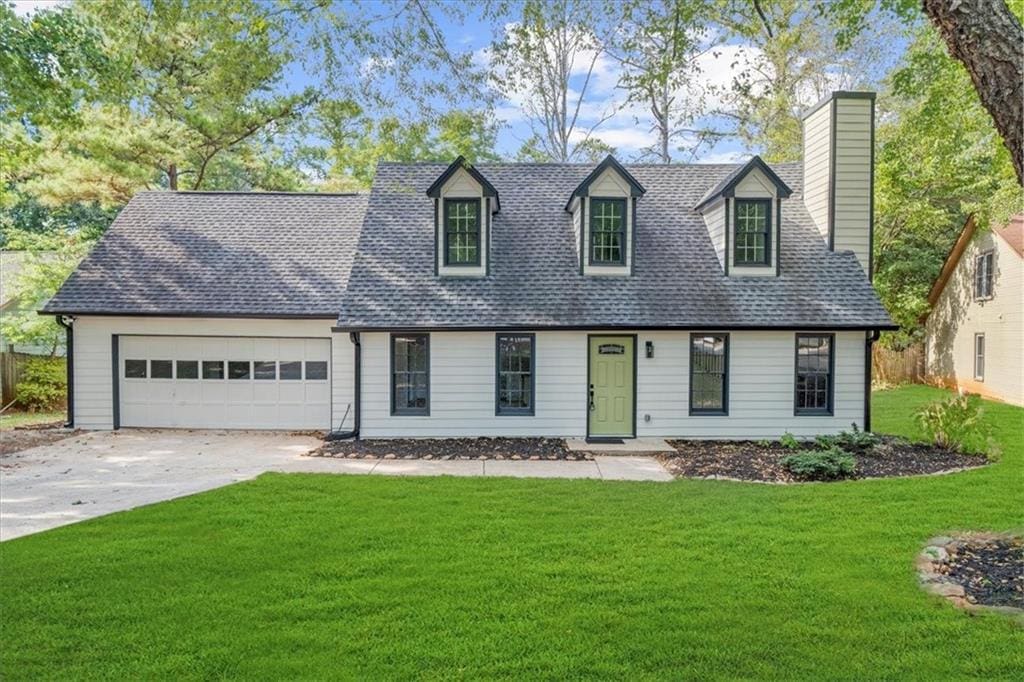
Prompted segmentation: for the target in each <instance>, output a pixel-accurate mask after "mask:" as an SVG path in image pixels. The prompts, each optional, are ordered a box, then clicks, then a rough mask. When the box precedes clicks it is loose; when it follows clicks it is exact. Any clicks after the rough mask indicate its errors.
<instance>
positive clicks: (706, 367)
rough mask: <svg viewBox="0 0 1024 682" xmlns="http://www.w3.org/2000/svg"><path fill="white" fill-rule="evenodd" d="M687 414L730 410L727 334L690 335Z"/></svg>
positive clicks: (725, 412) (723, 413)
mask: <svg viewBox="0 0 1024 682" xmlns="http://www.w3.org/2000/svg"><path fill="white" fill-rule="evenodd" d="M690 414H716V415H727V414H729V335H728V334H691V335H690Z"/></svg>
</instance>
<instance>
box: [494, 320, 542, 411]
mask: <svg viewBox="0 0 1024 682" xmlns="http://www.w3.org/2000/svg"><path fill="white" fill-rule="evenodd" d="M533 349H534V336H533V334H498V337H497V358H496V365H497V376H496V377H495V381H496V384H495V386H496V403H495V409H494V411H495V414H499V415H532V414H533V386H534V381H533V379H534V350H533Z"/></svg>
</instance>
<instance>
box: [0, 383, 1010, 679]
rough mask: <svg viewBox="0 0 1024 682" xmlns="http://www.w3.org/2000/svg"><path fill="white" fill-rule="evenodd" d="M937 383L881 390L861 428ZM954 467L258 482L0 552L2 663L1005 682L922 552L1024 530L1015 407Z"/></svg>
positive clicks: (129, 668)
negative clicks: (971, 534) (922, 579)
mask: <svg viewBox="0 0 1024 682" xmlns="http://www.w3.org/2000/svg"><path fill="white" fill-rule="evenodd" d="M942 395H943V392H941V391H938V390H935V389H930V388H925V387H907V388H900V389H896V390H892V391H885V392H881V393H878V394H876V399H875V417H874V418H875V426H876V428H877V429H878V430H880V431H890V432H896V433H902V434H905V435H908V436H915V435H917V433H916V426H915V425H914V423H913V420H912V419H911V417H910V415H911V414H912V412H913V411H914V410H915V409H916V408H917V407H918V406H920V405H921V404H923V403H925V402H927V401H929V400H932V399H934V398H937V397H940V396H942ZM986 409H987V415H988V418H989V419H991V420H992V421H993V422H994V424H995V425H996V429H997V436H998V438H999V440H1000V443H1001V446H1002V450H1003V453H1002V459H1001V461H1000V462H999V463H997V464H995V465H993V466H991V467H985V468H983V469H979V470H976V471H970V472H965V473H959V474H954V475H949V476H937V477H924V478H903V479H890V480H865V481H847V482H840V483H831V484H827V485H815V484H811V485H799V486H769V485H757V484H746V483H728V482H719V481H694V480H678V481H675V482H672V483H619V482H616V483H612V482H602V481H591V480H526V479H516V480H513V479H484V478H480V479H461V478H378V477H369V476H362V477H360V476H329V475H311V474H302V475H299V474H290V475H285V474H268V475H265V476H262V477H260V478H259V479H257V480H255V481H251V482H247V483H242V484H238V485H234V486H230V487H228V488H223V489H220V490H217V491H213V492H210V493H205V494H201V495H196V496H193V497H189V498H185V499H181V500H176V501H172V502H167V503H163V504H158V505H154V506H152V507H148V508H144V509H138V510H135V511H131V512H126V513H122V514H115V515H113V516H108V517H105V518H101V519H96V520H93V521H88V522H85V523H81V524H77V525H74V526H68V527H64V528H59V529H57V530H53V531H50V532H47V533H43V534H40V535H37V536H29V537H25V538H21V539H18V540H14V541H11V542H7V543H4V544H3V545H0V555H2V560H0V570H2V577H0V619H2V620H0V625H2V634H0V643H2V644H0V657H2V658H0V661H2V667H0V676H2V677H3V678H4V679H18V678H24V677H48V678H65V677H114V678H152V677H161V678H162V677H172V676H173V677H192V678H195V677H232V678H262V679H273V678H281V677H301V678H322V677H346V678H363V679H377V678H407V677H431V678H434V677H458V678H479V677H487V678H490V677H506V678H527V679H532V678H537V677H544V678H566V677H617V678H634V677H656V678H714V677H718V678H722V677H727V678H737V677H739V678H750V677H757V678H765V677H804V678H816V679H822V678H846V679H879V678H893V677H901V678H905V677H909V678H918V679H948V678H960V677H986V678H1012V677H1015V676H1018V675H1019V674H1020V671H1021V670H1024V629H1021V628H1018V627H1016V626H1015V625H1013V624H1012V623H1011V621H1010V620H1008V619H1006V618H1005V617H1002V616H998V615H988V614H986V615H982V616H977V617H972V616H970V615H968V614H966V613H965V612H963V611H960V610H957V609H956V608H954V607H953V606H951V605H950V604H948V603H947V602H946V601H944V600H942V599H940V598H937V597H932V596H929V595H927V594H925V593H924V592H923V591H922V590H921V589H920V588H919V587H918V585H917V578H916V572H915V570H914V557H915V556H916V555H917V553H918V552H919V551H920V549H921V545H922V543H923V542H924V541H925V540H926V539H928V538H929V537H932V536H934V535H937V534H939V533H942V532H946V531H952V530H956V529H971V528H979V529H991V530H999V531H1001V530H1009V529H1013V528H1021V527H1024V475H1022V474H1024V469H1022V465H1024V438H1022V427H1024V410H1020V409H1018V408H1013V407H1009V406H1006V405H999V404H995V403H987V404H986Z"/></svg>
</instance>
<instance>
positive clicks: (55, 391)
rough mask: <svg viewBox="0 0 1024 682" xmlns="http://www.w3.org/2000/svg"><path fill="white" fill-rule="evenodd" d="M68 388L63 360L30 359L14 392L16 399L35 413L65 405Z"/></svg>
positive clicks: (26, 362)
mask: <svg viewBox="0 0 1024 682" xmlns="http://www.w3.org/2000/svg"><path fill="white" fill-rule="evenodd" d="M67 386H68V376H67V368H66V365H65V362H64V359H63V358H44V357H38V358H30V359H28V360H26V361H25V368H24V369H23V370H22V373H21V378H20V380H19V381H18V386H17V388H16V389H15V390H14V399H15V400H16V401H17V402H18V404H19V405H21V406H22V407H24V408H26V409H28V410H31V411H33V412H34V411H36V410H46V409H52V408H56V407H60V406H61V405H62V404H64V399H65V397H66V395H67Z"/></svg>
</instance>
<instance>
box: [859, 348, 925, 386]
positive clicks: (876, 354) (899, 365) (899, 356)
mask: <svg viewBox="0 0 1024 682" xmlns="http://www.w3.org/2000/svg"><path fill="white" fill-rule="evenodd" d="M871 363H872V379H873V380H874V381H875V382H876V383H886V384H904V383H920V382H922V381H924V346H923V345H921V344H919V343H918V344H914V345H913V346H910V347H909V348H907V349H905V350H891V349H889V348H883V347H882V346H880V345H878V344H877V343H876V344H875V345H874V346H872V347H871Z"/></svg>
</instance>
